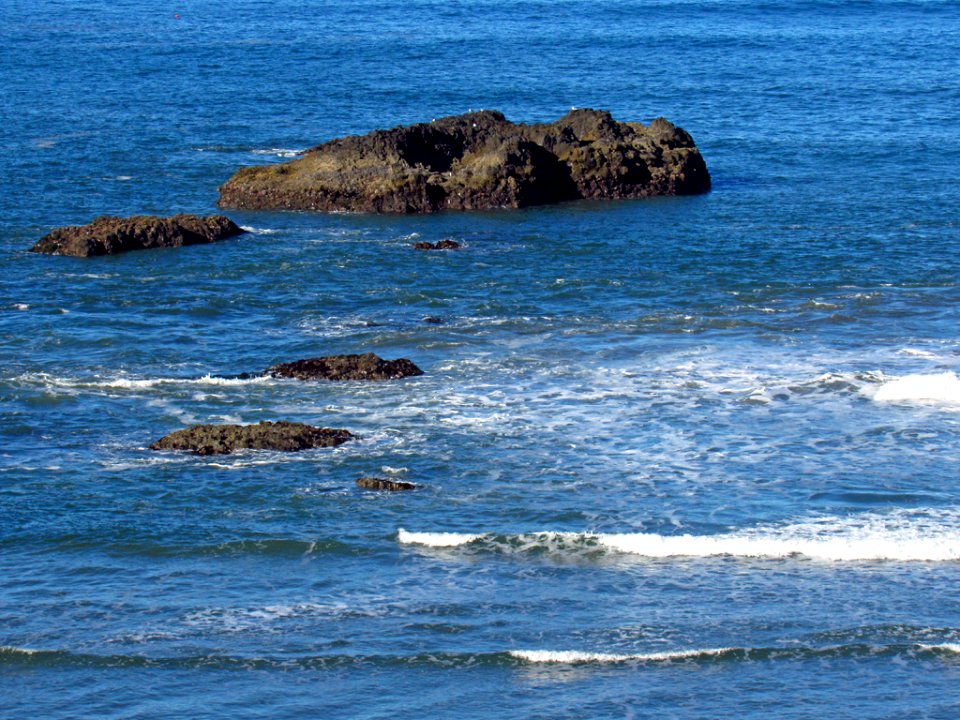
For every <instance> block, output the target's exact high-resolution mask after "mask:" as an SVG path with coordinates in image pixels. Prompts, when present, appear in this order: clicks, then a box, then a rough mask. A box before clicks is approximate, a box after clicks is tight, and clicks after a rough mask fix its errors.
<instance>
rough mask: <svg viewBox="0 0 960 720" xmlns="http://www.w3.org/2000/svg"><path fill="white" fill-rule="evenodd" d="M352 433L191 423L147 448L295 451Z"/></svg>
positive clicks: (208, 452) (298, 427)
mask: <svg viewBox="0 0 960 720" xmlns="http://www.w3.org/2000/svg"><path fill="white" fill-rule="evenodd" d="M355 437H356V435H354V434H353V433H351V432H349V431H348V430H336V429H333V428H320V427H313V426H312V425H304V424H303V423H296V422H286V421H280V422H268V421H266V420H264V421H262V422H260V423H258V424H256V425H194V426H193V427H189V428H186V429H184V430H177V431H176V432H172V433H170V434H169V435H166V436H164V437H162V438H160V439H159V440H157V441H156V442H155V443H153V444H152V445H150V449H151V450H187V451H190V452H194V453H196V454H197V455H226V454H229V453H232V452H236V451H237V450H279V451H283V452H296V451H298V450H309V449H312V448H321V447H336V446H337V445H342V444H343V443H345V442H347V441H349V440H352V439H354V438H355Z"/></svg>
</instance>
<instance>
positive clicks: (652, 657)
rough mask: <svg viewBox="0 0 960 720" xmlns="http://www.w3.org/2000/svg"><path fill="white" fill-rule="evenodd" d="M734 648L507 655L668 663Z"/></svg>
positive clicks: (569, 662)
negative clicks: (634, 652) (630, 652)
mask: <svg viewBox="0 0 960 720" xmlns="http://www.w3.org/2000/svg"><path fill="white" fill-rule="evenodd" d="M734 650H736V648H704V649H700V650H675V651H666V652H653V653H637V654H629V655H624V654H614V653H595V652H582V651H579V650H510V651H509V654H510V655H511V656H512V657H515V658H517V659H518V660H523V661H525V662H529V663H558V664H567V665H573V664H580V663H621V662H631V661H632V662H670V661H671V660H688V659H690V658H698V657H709V656H713V655H723V654H724V653H728V652H732V651H734Z"/></svg>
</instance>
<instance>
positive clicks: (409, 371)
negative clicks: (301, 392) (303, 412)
mask: <svg viewBox="0 0 960 720" xmlns="http://www.w3.org/2000/svg"><path fill="white" fill-rule="evenodd" d="M267 374H268V375H272V376H273V377H277V378H294V379H296V380H399V379H400V378H405V377H413V376H415V375H423V370H421V369H420V368H418V367H417V366H416V365H415V364H414V363H413V362H411V361H410V360H407V359H406V358H399V359H397V360H384V359H383V358H381V357H378V356H377V355H374V354H373V353H364V354H362V355H328V356H325V357H316V358H307V359H305V360H295V361H294V362H289V363H281V364H279V365H274V366H273V367H270V368H268V369H267Z"/></svg>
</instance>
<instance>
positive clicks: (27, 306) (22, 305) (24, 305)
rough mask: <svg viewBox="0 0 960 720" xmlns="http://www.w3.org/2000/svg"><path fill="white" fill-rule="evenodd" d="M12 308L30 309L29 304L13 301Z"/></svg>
mask: <svg viewBox="0 0 960 720" xmlns="http://www.w3.org/2000/svg"><path fill="white" fill-rule="evenodd" d="M13 309H14V310H29V309H30V306H29V305H27V303H14V304H13Z"/></svg>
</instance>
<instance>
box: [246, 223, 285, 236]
mask: <svg viewBox="0 0 960 720" xmlns="http://www.w3.org/2000/svg"><path fill="white" fill-rule="evenodd" d="M240 229H241V230H243V231H245V232H248V233H250V234H251V235H276V234H277V233H278V232H280V231H279V230H274V229H273V228H258V227H253V226H252V225H241V226H240Z"/></svg>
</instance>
